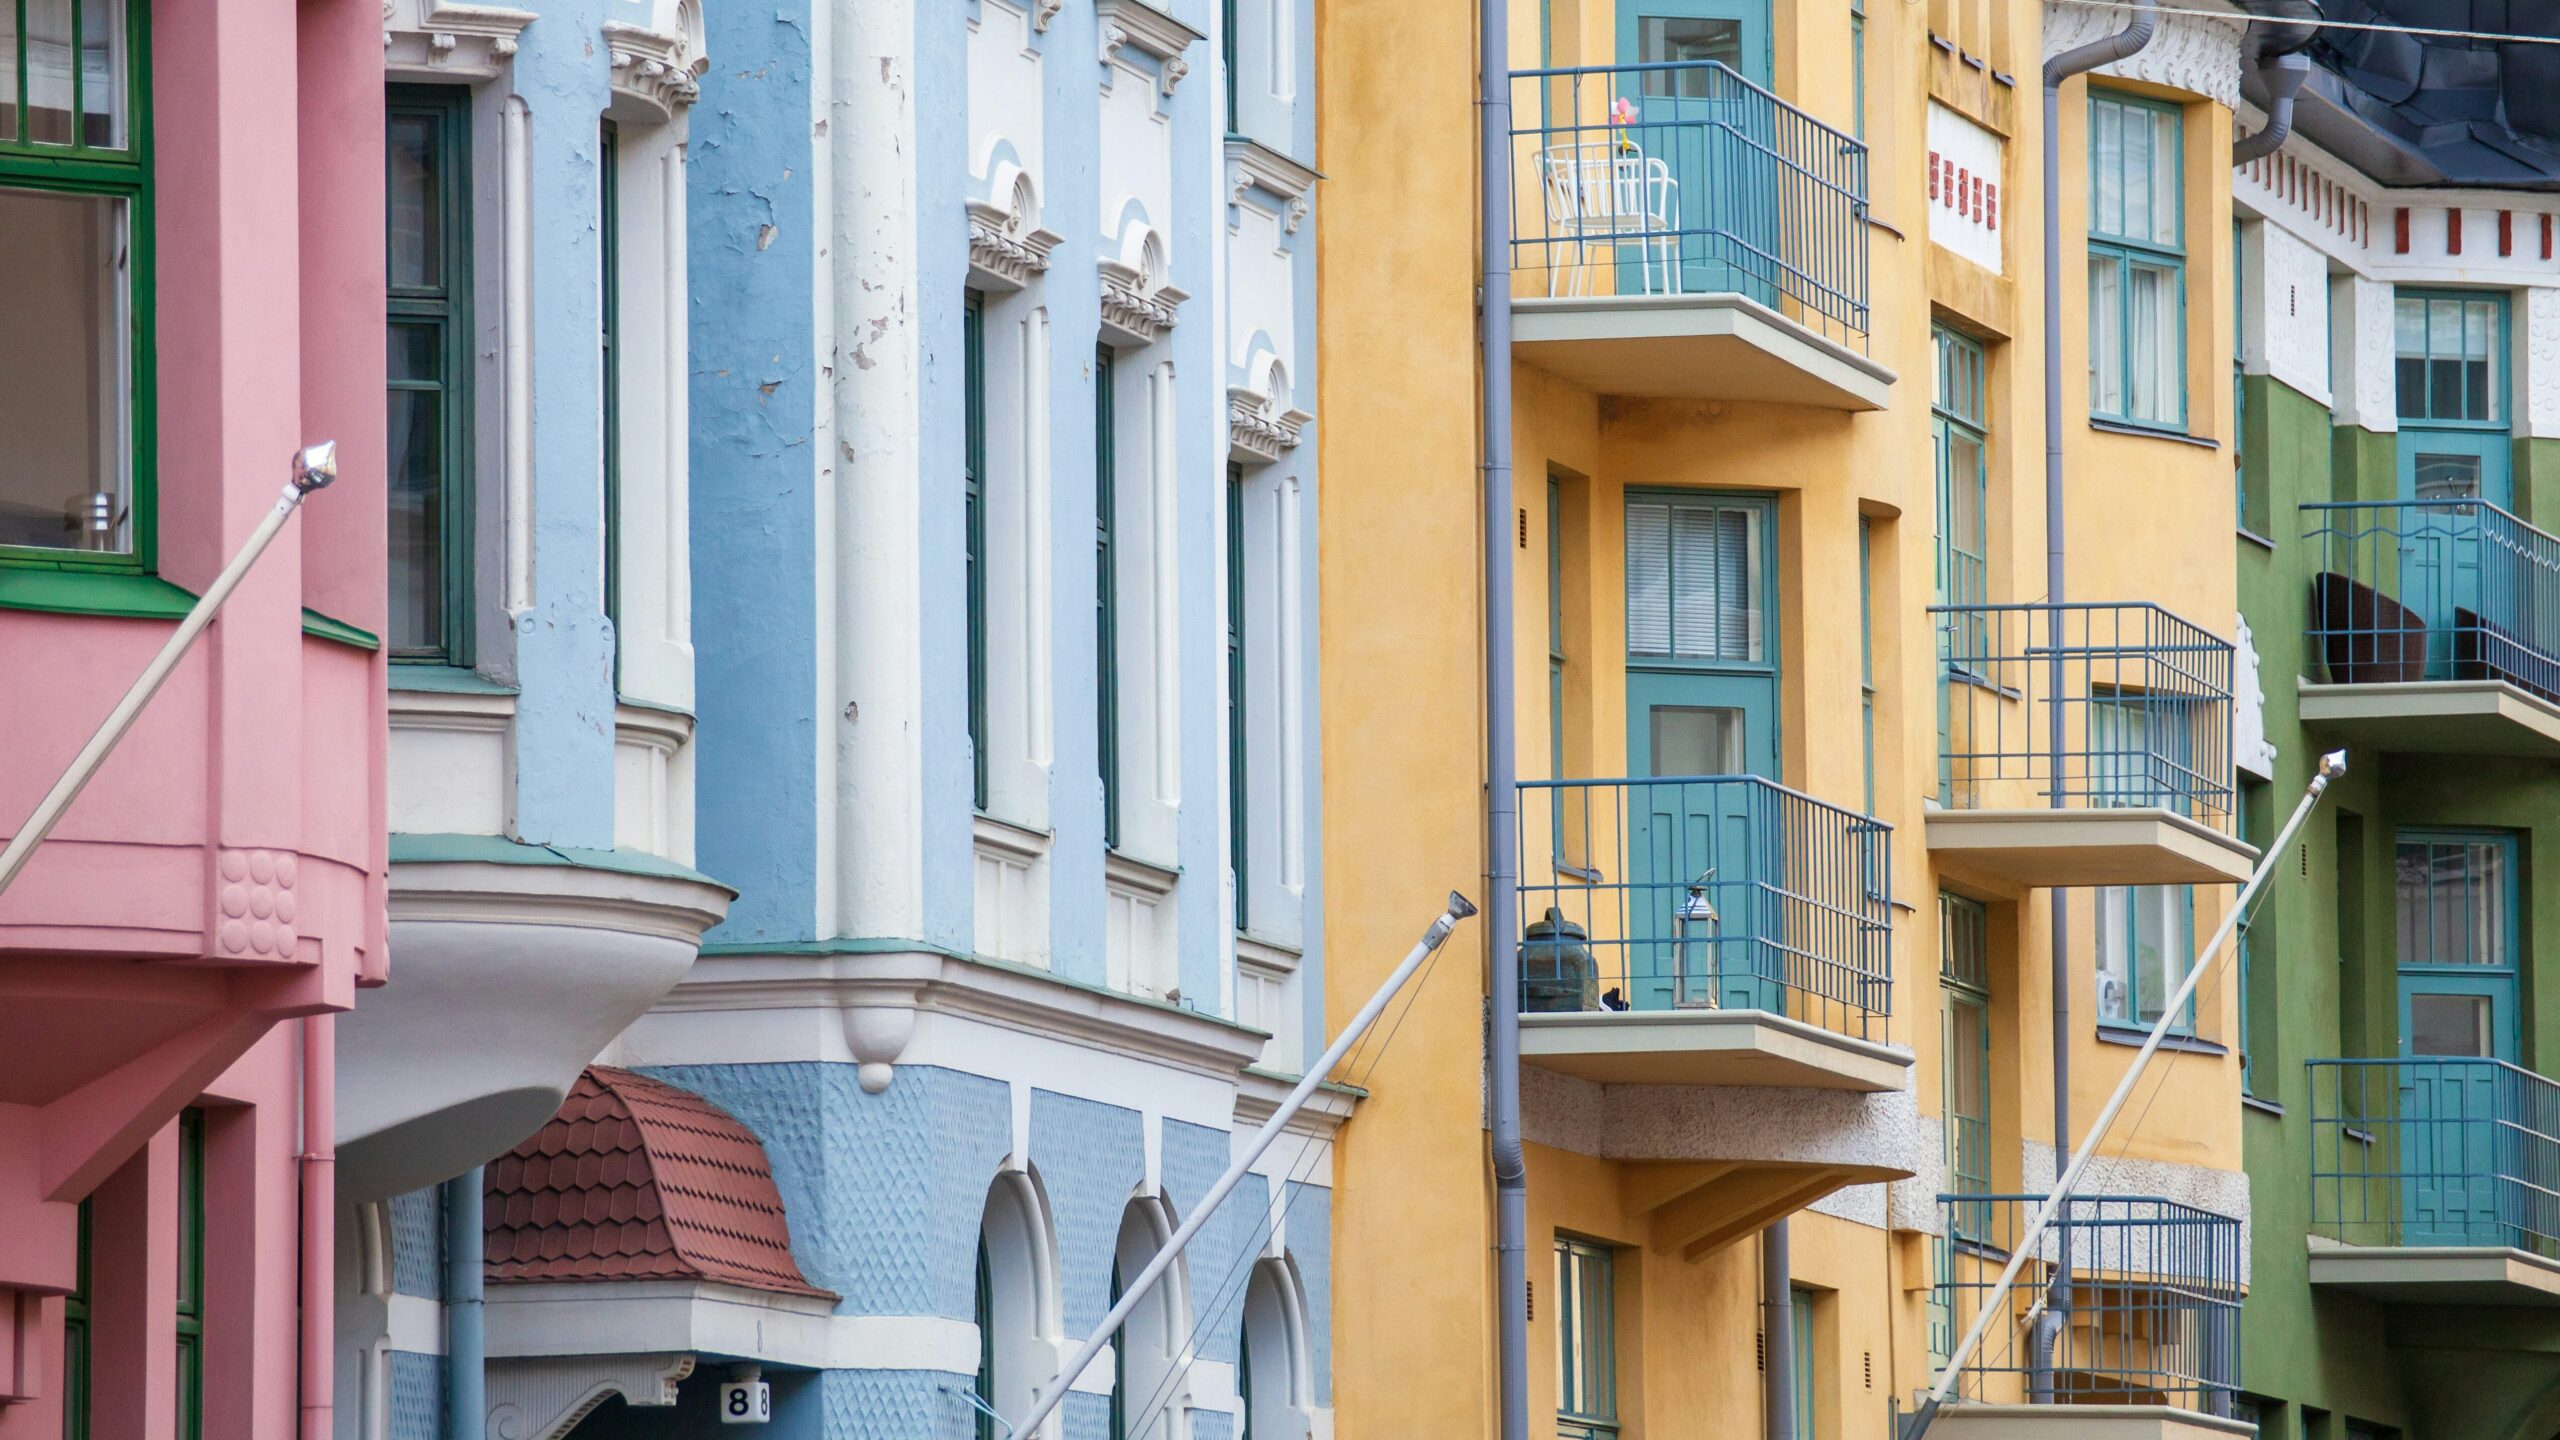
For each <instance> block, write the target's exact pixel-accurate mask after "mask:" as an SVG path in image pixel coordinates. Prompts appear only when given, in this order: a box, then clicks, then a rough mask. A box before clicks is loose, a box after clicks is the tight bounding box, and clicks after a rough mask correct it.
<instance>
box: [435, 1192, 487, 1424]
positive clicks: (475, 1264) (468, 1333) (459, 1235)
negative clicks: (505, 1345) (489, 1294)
mask: <svg viewBox="0 0 2560 1440" xmlns="http://www.w3.org/2000/svg"><path fill="white" fill-rule="evenodd" d="M485 1183H486V1175H485V1172H484V1171H483V1169H482V1167H480V1166H478V1165H474V1166H472V1167H471V1168H470V1169H468V1170H465V1171H463V1172H462V1173H461V1174H459V1175H457V1176H455V1177H453V1178H452V1179H450V1180H447V1181H446V1182H444V1304H445V1312H444V1315H445V1320H444V1323H445V1342H444V1349H445V1382H444V1396H445V1407H444V1416H445V1421H444V1423H445V1431H444V1433H445V1440H482V1437H483V1436H485V1435H486V1434H487V1433H488V1428H489V1392H488V1384H489V1377H488V1370H487V1368H486V1367H487V1364H488V1358H489V1335H488V1329H487V1323H486V1322H487V1312H486V1311H485V1310H484V1309H483V1308H482V1304H481V1296H482V1289H481V1287H482V1284H483V1280H484V1276H483V1274H482V1269H481V1266H482V1251H483V1248H484V1247H485V1245H486V1244H487V1237H486V1236H485V1235H484V1234H483V1233H482V1230H481V1224H480V1214H481V1202H482V1194H483V1190H482V1186H483V1185H484V1184H485Z"/></svg>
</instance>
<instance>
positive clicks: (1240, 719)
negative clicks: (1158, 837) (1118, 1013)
mask: <svg viewBox="0 0 2560 1440" xmlns="http://www.w3.org/2000/svg"><path fill="white" fill-rule="evenodd" d="M1244 484H1245V481H1244V467H1243V466H1242V465H1238V464H1236V463H1234V462H1232V461H1230V462H1228V465H1227V864H1228V866H1229V868H1231V869H1233V870H1234V871H1235V881H1236V915H1235V923H1236V930H1237V932H1238V933H1242V932H1243V931H1244V929H1245V927H1246V925H1247V923H1248V922H1249V921H1250V920H1251V918H1252V915H1253V904H1252V890H1253V880H1252V875H1253V870H1252V863H1253V831H1252V802H1253V771H1252V763H1253V744H1252V737H1251V736H1250V735H1248V734H1247V733H1246V730H1245V725H1246V718H1247V714H1248V711H1247V707H1246V700H1247V698H1248V697H1247V693H1246V688H1245V687H1246V685H1247V684H1248V683H1249V682H1250V681H1251V680H1252V678H1253V672H1252V660H1251V657H1250V655H1249V654H1248V652H1247V651H1246V649H1245V641H1246V634H1245V608H1244V597H1245V583H1244V580H1245V577H1244V559H1245V546H1244Z"/></svg>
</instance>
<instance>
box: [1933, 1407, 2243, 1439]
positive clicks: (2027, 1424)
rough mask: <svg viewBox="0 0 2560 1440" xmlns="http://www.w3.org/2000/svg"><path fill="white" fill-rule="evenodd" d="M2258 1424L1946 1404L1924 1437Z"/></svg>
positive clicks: (2202, 1430) (2124, 1411) (2147, 1434)
mask: <svg viewBox="0 0 2560 1440" xmlns="http://www.w3.org/2000/svg"><path fill="white" fill-rule="evenodd" d="M2257 1433H2258V1427H2257V1426H2255V1425H2252V1424H2250V1423H2249V1422H2247V1421H2245V1420H2225V1419H2221V1418H2220V1417H2218V1416H2213V1415H2199V1414H2197V1413H2196V1412H2194V1411H2192V1410H2172V1409H2170V1408H2168V1407H2167V1406H2165V1405H1949V1406H1948V1407H1947V1408H1945V1409H1944V1410H1941V1411H1939V1412H1938V1418H1937V1420H1936V1422H1935V1423H1933V1424H1932V1425H1930V1427H1929V1435H1930V1440H2224V1437H2229V1436H2241V1437H2246V1436H2251V1435H2255V1434H2257Z"/></svg>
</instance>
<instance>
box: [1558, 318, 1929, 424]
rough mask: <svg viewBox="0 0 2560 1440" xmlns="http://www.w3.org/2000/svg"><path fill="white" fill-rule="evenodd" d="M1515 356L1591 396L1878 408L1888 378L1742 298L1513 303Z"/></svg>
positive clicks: (1874, 366) (1885, 394)
mask: <svg viewBox="0 0 2560 1440" xmlns="http://www.w3.org/2000/svg"><path fill="white" fill-rule="evenodd" d="M1512 311H1513V321H1512V324H1513V332H1512V348H1513V353H1514V354H1515V355H1516V356H1517V357H1518V358H1519V359H1520V360H1522V361H1524V362H1526V363H1528V364H1531V365H1535V366H1537V367H1538V368H1539V369H1541V370H1544V371H1546V372H1548V373H1549V374H1552V375H1556V376H1560V377H1562V378H1563V379H1566V380H1570V381H1572V382H1573V383H1575V384H1577V385H1580V386H1582V387H1583V388H1584V389H1586V390H1589V391H1590V392H1591V393H1593V394H1595V395H1635V396H1646V397H1653V398H1662V399H1695V400H1742V401H1756V402H1761V403H1765V404H1772V405H1810V406H1815V407H1818V408H1821V409H1825V410H1881V409H1883V408H1884V406H1885V401H1886V399H1887V397H1888V395H1889V394H1890V392H1891V390H1892V387H1893V381H1894V374H1893V371H1891V370H1889V369H1887V368H1886V367H1884V366H1882V365H1879V364H1877V363H1876V362H1875V361H1873V360H1870V359H1868V358H1867V357H1866V356H1864V355H1861V354H1859V353H1857V352H1856V351H1854V350H1851V349H1849V348H1848V347H1846V346H1843V345H1839V344H1835V343H1834V342H1832V341H1830V340H1826V339H1824V338H1822V337H1821V336H1819V335H1816V334H1814V333H1813V332H1812V331H1810V330H1808V329H1806V328H1805V327H1803V326H1802V325H1799V324H1797V323H1796V322H1794V321H1792V320H1790V319H1788V318H1787V317H1785V316H1784V315H1781V314H1779V313H1778V312H1777V311H1775V310H1772V309H1770V308H1769V307H1768V306H1766V305H1763V304H1761V303H1759V302H1758V301H1756V300H1753V299H1751V298H1749V297H1748V296H1744V295H1736V294H1731V293H1721V294H1705V295H1602V296H1573V297H1564V298H1541V297H1529V296H1524V297H1522V298H1520V299H1518V300H1515V301H1514V302H1512Z"/></svg>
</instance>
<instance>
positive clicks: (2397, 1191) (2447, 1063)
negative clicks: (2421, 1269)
mask: <svg viewBox="0 0 2560 1440" xmlns="http://www.w3.org/2000/svg"><path fill="white" fill-rule="evenodd" d="M2310 1068H2311V1230H2312V1233H2313V1234H2316V1235H2325V1236H2327V1237H2329V1238H2330V1239H2332V1240H2340V1241H2344V1242H2346V1243H2347V1244H2350V1245H2410V1246H2468V1245H2477V1246H2483V1247H2487V1248H2493V1249H2510V1248H2511V1249H2516V1250H2525V1251H2530V1252H2532V1253H2534V1254H2537V1255H2543V1256H2548V1257H2551V1258H2554V1259H2560V1083H2555V1082H2553V1081H2551V1080H2548V1079H2545V1078H2544V1077H2542V1076H2540V1075H2537V1074H2535V1073H2534V1072H2533V1071H2530V1070H2527V1069H2524V1068H2522V1067H2521V1066H2517V1065H2511V1064H2508V1063H2507V1062H2506V1061H2504V1060H2485V1059H2471V1058H2462V1057H2452V1056H2444V1057H2434V1058H2427V1059H2414V1060H2314V1061H2312V1062H2310Z"/></svg>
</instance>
